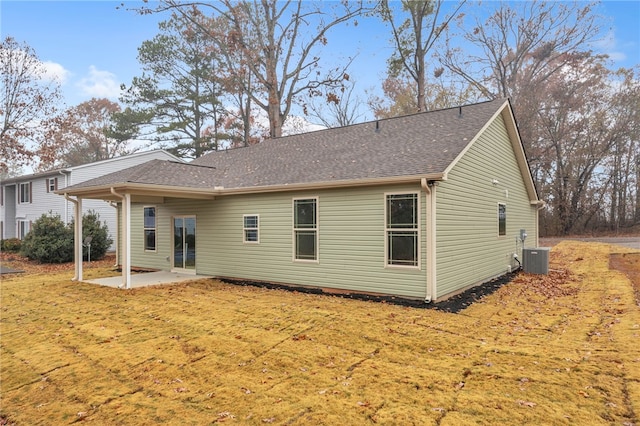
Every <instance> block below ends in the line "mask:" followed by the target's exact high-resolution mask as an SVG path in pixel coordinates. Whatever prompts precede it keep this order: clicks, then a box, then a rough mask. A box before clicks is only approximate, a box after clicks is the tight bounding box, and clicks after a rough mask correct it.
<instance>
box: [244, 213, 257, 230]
mask: <svg viewBox="0 0 640 426" xmlns="http://www.w3.org/2000/svg"><path fill="white" fill-rule="evenodd" d="M244 227H245V228H257V227H258V216H245V217H244Z"/></svg>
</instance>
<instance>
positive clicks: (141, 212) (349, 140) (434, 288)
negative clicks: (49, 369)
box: [58, 99, 543, 301]
mask: <svg viewBox="0 0 640 426" xmlns="http://www.w3.org/2000/svg"><path fill="white" fill-rule="evenodd" d="M58 192H59V193H67V194H68V195H69V196H73V197H75V199H77V200H79V201H80V202H82V201H83V200H85V199H103V200H109V201H114V202H117V203H118V206H119V211H120V218H121V219H122V220H121V228H120V229H121V239H120V241H121V243H122V244H121V245H120V252H119V260H120V262H121V264H122V266H123V285H124V286H125V287H129V286H130V268H131V265H135V266H138V267H144V268H155V269H164V270H174V271H183V272H185V271H187V272H188V271H190V272H193V273H195V272H196V271H197V273H198V274H203V275H210V276H214V277H221V278H231V279H240V280H249V281H264V282H272V283H280V284H289V285H299V286H310V287H318V288H323V289H328V290H334V291H344V290H346V291H350V292H357V293H373V294H384V295H394V296H401V297H405V298H415V299H424V300H425V301H432V300H440V299H443V298H446V297H449V296H451V295H453V294H455V293H458V292H460V291H462V290H464V289H467V288H469V287H471V286H474V285H478V284H480V283H483V282H486V281H488V280H491V279H492V278H494V277H497V276H501V275H504V274H505V273H507V272H509V271H511V270H513V269H514V268H516V267H517V266H518V263H519V260H518V259H522V254H521V252H522V247H523V245H526V246H527V247H534V246H537V235H538V209H539V207H540V206H541V205H543V203H542V202H541V201H540V200H539V199H538V196H537V193H536V189H535V187H534V184H533V180H532V178H531V174H530V171H529V167H528V164H527V159H526V157H525V153H524V150H523V147H522V143H521V140H520V137H519V133H518V129H517V126H516V122H515V119H514V116H513V111H512V109H511V105H510V103H509V101H508V100H504V99H502V100H495V101H491V102H485V103H479V104H474V105H467V106H463V107H460V108H451V109H446V110H441V111H433V112H426V113H418V114H414V115H409V116H403V117H397V118H390V119H383V120H377V121H373V122H368V123H362V124H356V125H352V126H347V127H343V128H335V129H328V130H322V131H316V132H312V133H306V134H301V135H295V136H288V137H282V138H277V139H272V140H267V141H265V142H262V143H260V144H257V145H253V146H249V147H246V148H239V149H234V150H228V151H219V152H214V153H211V154H208V155H205V156H203V157H201V158H199V159H197V160H195V161H193V162H192V163H189V164H181V163H177V162H170V161H164V162H163V161H153V162H149V163H146V164H143V165H140V166H136V167H133V168H130V169H127V170H122V171H119V172H116V173H113V174H110V175H105V176H102V177H100V178H97V179H94V180H91V181H87V182H84V183H81V184H78V185H74V186H72V187H69V188H67V189H65V190H59V191H58ZM522 229H524V230H526V233H528V235H529V238H528V239H526V240H525V241H524V242H523V241H522V239H521V238H520V237H521V230H522ZM76 250H78V248H76ZM514 255H517V257H515V256H514ZM78 268H79V269H78ZM76 275H77V278H78V279H82V277H81V275H82V269H81V264H80V265H76ZM78 275H79V276H78Z"/></svg>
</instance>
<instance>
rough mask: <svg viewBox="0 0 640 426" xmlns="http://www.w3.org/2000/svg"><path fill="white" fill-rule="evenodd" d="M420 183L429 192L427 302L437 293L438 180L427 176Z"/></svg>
mask: <svg viewBox="0 0 640 426" xmlns="http://www.w3.org/2000/svg"><path fill="white" fill-rule="evenodd" d="M420 185H421V186H422V189H423V190H424V192H425V194H427V226H426V228H427V229H426V232H427V276H426V280H427V283H426V284H427V285H426V292H425V298H424V302H425V303H431V301H432V300H433V299H434V298H435V295H436V285H437V275H436V185H437V183H436V182H428V181H427V178H422V179H420Z"/></svg>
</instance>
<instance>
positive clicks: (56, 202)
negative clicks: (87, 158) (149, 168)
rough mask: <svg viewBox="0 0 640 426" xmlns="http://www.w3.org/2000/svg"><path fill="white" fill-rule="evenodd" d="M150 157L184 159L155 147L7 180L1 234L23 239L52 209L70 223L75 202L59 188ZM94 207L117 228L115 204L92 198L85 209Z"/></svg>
mask: <svg viewBox="0 0 640 426" xmlns="http://www.w3.org/2000/svg"><path fill="white" fill-rule="evenodd" d="M150 160H172V161H181V160H180V159H178V158H177V157H175V156H173V155H171V154H169V153H168V152H166V151H163V150H154V151H145V152H138V153H135V154H131V155H126V156H122V157H116V158H111V159H108V160H103V161H98V162H95V163H89V164H83V165H80V166H73V167H67V168H63V169H56V170H51V171H48V172H43V173H36V174H31V175H24V176H19V177H15V178H11V179H6V180H3V181H2V182H1V188H0V228H1V229H0V238H2V239H8V238H19V239H23V238H24V237H25V235H27V233H28V232H29V230H30V229H31V224H32V223H33V222H34V221H35V220H36V219H38V218H39V217H40V216H42V215H43V214H48V213H49V212H52V213H53V214H58V215H60V217H61V219H62V220H63V221H64V222H65V223H69V222H70V221H71V220H72V219H73V208H72V203H71V202H69V201H68V200H66V199H65V198H64V197H61V196H60V195H57V194H56V193H55V192H56V191H58V190H64V188H66V187H68V186H70V185H74V184H78V183H81V182H85V181H87V180H90V179H93V178H96V177H98V176H102V175H105V174H108V173H112V172H114V171H117V170H122V169H126V168H129V167H132V166H135V165H139V164H142V163H144V162H146V161H150ZM90 209H92V210H95V211H96V212H97V213H98V214H99V215H100V220H101V221H106V222H107V226H108V227H109V231H110V233H112V232H113V231H114V230H115V229H116V209H115V208H114V207H112V206H111V205H109V204H108V203H105V202H104V201H102V200H89V201H87V202H86V203H85V204H84V209H83V212H87V211H88V210H90ZM112 238H113V236H112Z"/></svg>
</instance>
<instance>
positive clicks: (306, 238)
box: [296, 231, 316, 260]
mask: <svg viewBox="0 0 640 426" xmlns="http://www.w3.org/2000/svg"><path fill="white" fill-rule="evenodd" d="M296 259H302V260H315V259H316V232H315V231H296Z"/></svg>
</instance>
